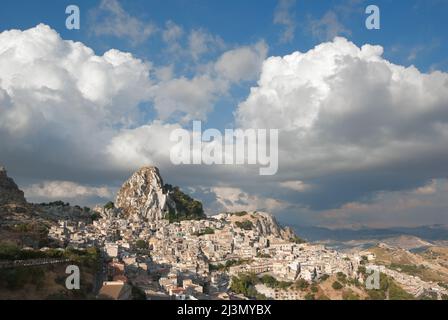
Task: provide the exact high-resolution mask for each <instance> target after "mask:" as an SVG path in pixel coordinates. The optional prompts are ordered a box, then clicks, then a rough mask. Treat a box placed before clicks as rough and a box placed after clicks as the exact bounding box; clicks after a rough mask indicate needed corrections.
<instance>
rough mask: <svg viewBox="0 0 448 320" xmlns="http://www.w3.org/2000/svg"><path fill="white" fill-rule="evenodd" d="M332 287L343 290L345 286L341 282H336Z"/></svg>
mask: <svg viewBox="0 0 448 320" xmlns="http://www.w3.org/2000/svg"><path fill="white" fill-rule="evenodd" d="M331 287H332V288H333V289H335V290H341V289H342V288H343V287H344V286H343V285H342V284H341V283H340V282H339V281H335V282H333V284H332V285H331Z"/></svg>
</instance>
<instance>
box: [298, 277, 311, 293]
mask: <svg viewBox="0 0 448 320" xmlns="http://www.w3.org/2000/svg"><path fill="white" fill-rule="evenodd" d="M309 285H310V284H309V283H308V281H306V280H305V279H299V280H297V281H296V283H295V287H296V288H297V289H299V290H302V291H304V290H305V289H306V288H308V287H309Z"/></svg>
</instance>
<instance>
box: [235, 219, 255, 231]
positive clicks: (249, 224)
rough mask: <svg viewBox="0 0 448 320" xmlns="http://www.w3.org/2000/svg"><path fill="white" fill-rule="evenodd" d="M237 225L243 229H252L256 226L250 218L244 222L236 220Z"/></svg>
mask: <svg viewBox="0 0 448 320" xmlns="http://www.w3.org/2000/svg"><path fill="white" fill-rule="evenodd" d="M235 225H236V226H237V227H238V228H241V229H243V230H252V229H253V227H254V224H253V223H252V222H251V221H249V220H244V221H242V222H241V221H236V222H235Z"/></svg>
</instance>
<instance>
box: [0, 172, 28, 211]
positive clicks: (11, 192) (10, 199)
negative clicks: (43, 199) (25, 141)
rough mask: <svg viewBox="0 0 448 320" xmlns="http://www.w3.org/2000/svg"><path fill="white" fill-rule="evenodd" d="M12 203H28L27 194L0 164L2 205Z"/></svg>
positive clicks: (0, 197)
mask: <svg viewBox="0 0 448 320" xmlns="http://www.w3.org/2000/svg"><path fill="white" fill-rule="evenodd" d="M10 204H20V205H22V204H26V200H25V195H24V193H23V191H22V190H20V189H19V187H18V186H17V184H16V183H15V182H14V180H12V179H11V178H10V177H8V175H7V172H6V170H5V168H4V167H1V166H0V206H2V205H10Z"/></svg>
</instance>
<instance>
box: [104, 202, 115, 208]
mask: <svg viewBox="0 0 448 320" xmlns="http://www.w3.org/2000/svg"><path fill="white" fill-rule="evenodd" d="M113 208H115V204H114V203H113V202H112V201H109V202H108V203H106V204H105V205H104V209H106V210H111V209H113Z"/></svg>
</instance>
